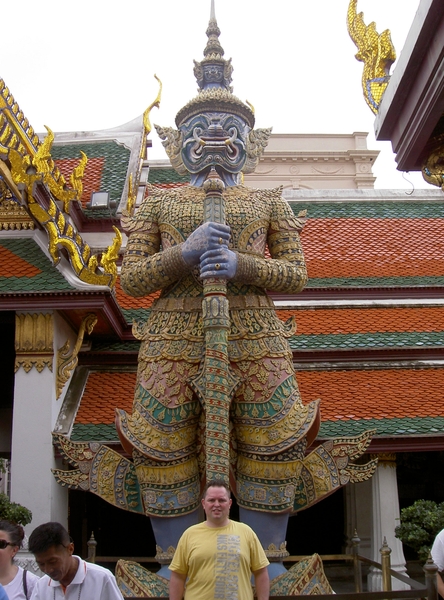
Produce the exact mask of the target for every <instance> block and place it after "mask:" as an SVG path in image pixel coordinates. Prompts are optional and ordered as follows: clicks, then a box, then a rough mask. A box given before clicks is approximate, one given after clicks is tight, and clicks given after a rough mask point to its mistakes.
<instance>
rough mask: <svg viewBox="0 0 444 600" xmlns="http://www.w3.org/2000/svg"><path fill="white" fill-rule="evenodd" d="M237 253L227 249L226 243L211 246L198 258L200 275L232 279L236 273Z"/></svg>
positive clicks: (203, 277) (206, 277) (204, 277)
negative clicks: (210, 248) (211, 247)
mask: <svg viewBox="0 0 444 600" xmlns="http://www.w3.org/2000/svg"><path fill="white" fill-rule="evenodd" d="M236 269H237V254H236V253H235V252H233V251H232V250H229V249H228V247H227V246H226V245H221V246H219V247H218V248H213V249H212V250H208V251H207V252H205V253H204V254H202V256H201V259H200V276H201V277H202V279H208V278H209V277H223V278H224V279H232V278H233V277H234V276H235V275H236Z"/></svg>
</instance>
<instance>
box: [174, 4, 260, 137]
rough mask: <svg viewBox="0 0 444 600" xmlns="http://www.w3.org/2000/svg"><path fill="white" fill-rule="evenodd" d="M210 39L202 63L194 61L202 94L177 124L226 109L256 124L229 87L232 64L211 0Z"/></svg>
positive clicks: (183, 112) (180, 113)
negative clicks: (220, 36) (226, 53)
mask: <svg viewBox="0 0 444 600" xmlns="http://www.w3.org/2000/svg"><path fill="white" fill-rule="evenodd" d="M206 34H207V37H208V42H207V45H206V46H205V50H204V58H203V59H202V60H201V62H197V61H194V75H195V77H196V81H197V83H198V86H199V94H198V95H197V96H196V97H195V98H193V99H192V100H190V101H189V102H188V103H187V104H186V105H185V106H184V107H183V108H181V109H180V110H179V112H178V113H177V115H176V125H177V127H180V125H181V124H182V123H183V122H184V121H186V120H187V119H189V118H190V117H193V116H194V115H198V114H199V113H202V112H207V111H212V112H227V113H230V114H235V115H239V116H240V117H243V118H244V119H245V121H246V122H247V123H248V125H249V126H250V127H251V128H253V127H254V113H253V111H252V110H251V108H250V107H249V106H248V105H247V104H244V103H243V102H242V101H241V100H239V98H237V97H236V96H234V94H233V89H232V87H231V86H230V83H231V74H232V72H233V67H232V65H231V58H230V60H225V58H224V50H223V48H222V46H221V45H220V42H219V35H220V29H219V27H218V26H217V21H216V16H215V11H214V0H211V15H210V22H209V24H208V29H207V31H206Z"/></svg>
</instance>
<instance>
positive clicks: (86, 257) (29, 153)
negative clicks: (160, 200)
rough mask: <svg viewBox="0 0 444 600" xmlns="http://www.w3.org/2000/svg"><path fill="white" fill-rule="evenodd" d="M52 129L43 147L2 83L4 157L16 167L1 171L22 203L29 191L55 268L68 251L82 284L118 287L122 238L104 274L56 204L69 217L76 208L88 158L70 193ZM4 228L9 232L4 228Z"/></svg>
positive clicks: (28, 198) (107, 257)
mask: <svg viewBox="0 0 444 600" xmlns="http://www.w3.org/2000/svg"><path fill="white" fill-rule="evenodd" d="M46 129H47V131H48V135H47V136H46V138H45V139H44V141H43V142H42V143H40V141H39V139H38V136H37V135H36V134H35V133H34V130H33V129H32V127H31V126H30V125H29V122H28V120H27V119H26V118H25V117H24V115H23V113H22V111H21V110H20V108H19V106H18V105H17V103H16V102H15V100H14V98H13V96H12V95H11V94H10V92H9V89H8V88H7V87H6V86H5V83H4V81H3V80H2V79H0V155H1V156H2V158H3V159H4V160H7V164H9V165H10V174H9V173H5V167H4V164H2V165H1V170H0V173H1V175H2V177H3V179H5V180H6V183H7V184H8V186H9V187H10V189H11V183H12V185H13V186H14V188H15V189H14V194H15V195H16V197H17V198H18V197H20V195H21V194H20V193H18V189H20V190H21V189H23V190H24V191H23V197H24V201H25V202H26V203H27V208H28V209H29V212H30V213H31V215H32V216H33V217H34V218H35V219H36V221H37V222H38V223H39V224H41V225H42V226H43V227H44V228H45V230H46V232H47V234H48V237H49V241H48V249H49V252H50V254H51V257H52V259H53V261H54V264H58V262H59V261H60V249H61V248H64V249H65V250H66V251H67V253H68V256H69V259H70V262H71V265H72V267H73V270H74V272H75V273H76V275H77V276H78V277H79V279H80V280H81V281H84V282H85V283H89V284H92V285H106V286H109V287H112V286H113V285H114V284H115V281H116V277H117V267H116V265H115V261H116V259H117V254H118V247H120V240H121V238H120V233H119V234H118V235H117V234H116V237H115V238H114V240H113V243H112V245H111V246H110V248H108V250H107V251H106V252H105V254H104V256H103V257H102V261H103V262H102V263H100V264H101V265H102V268H104V270H105V272H102V271H101V269H98V264H99V261H98V257H96V256H91V250H90V248H89V246H88V244H86V243H85V242H84V241H83V239H82V237H81V236H80V234H79V233H78V232H77V231H76V230H75V228H74V227H73V226H72V225H71V224H70V223H69V222H68V220H67V219H66V218H65V215H64V213H63V212H62V211H61V210H60V209H59V207H58V206H57V204H56V200H58V201H61V202H63V207H64V211H65V213H67V212H69V204H70V202H71V201H72V200H74V199H76V198H77V199H79V197H80V194H81V191H82V177H83V173H84V168H85V165H86V161H87V157H86V155H85V154H83V153H82V158H81V160H80V162H79V164H78V165H77V166H76V168H75V169H74V171H73V173H72V175H71V177H70V181H71V185H72V186H73V187H72V188H70V187H68V185H67V184H66V181H65V179H64V177H63V175H62V174H61V173H60V171H59V169H58V168H57V167H56V166H55V163H54V161H53V159H52V157H51V147H52V144H53V141H54V134H53V132H52V131H51V129H49V128H48V127H47V128H46ZM9 179H11V181H9ZM42 183H43V184H45V186H46V189H45V191H44V192H43V193H44V194H46V195H47V198H46V199H45V201H44V202H43V203H42V204H40V203H39V201H38V200H37V199H36V197H35V186H36V185H39V184H42ZM0 215H1V213H0ZM0 218H1V217H0ZM11 223H12V221H10V220H9V221H8V223H7V225H8V228H11V229H12V228H16V229H17V228H19V227H20V228H24V227H25V226H28V224H29V227H28V228H31V225H30V221H29V219H24V220H20V222H19V223H18V224H17V222H16V221H14V225H13V226H12V225H11ZM2 227H3V228H5V226H4V225H3V224H2ZM107 269H109V271H107Z"/></svg>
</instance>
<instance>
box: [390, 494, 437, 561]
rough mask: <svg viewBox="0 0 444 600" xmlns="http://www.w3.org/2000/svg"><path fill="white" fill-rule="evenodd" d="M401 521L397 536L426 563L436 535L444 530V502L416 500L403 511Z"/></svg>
mask: <svg viewBox="0 0 444 600" xmlns="http://www.w3.org/2000/svg"><path fill="white" fill-rule="evenodd" d="M400 520H401V524H400V525H398V526H397V527H396V528H395V536H396V537H397V538H398V539H399V540H401V542H402V543H403V544H406V545H407V546H410V547H411V548H413V549H414V550H415V551H416V552H417V554H418V558H419V560H421V561H422V562H426V560H427V558H428V556H429V553H430V550H431V548H432V545H433V541H434V539H435V537H436V535H437V534H438V533H439V532H440V531H441V529H444V502H441V503H439V504H437V503H436V502H433V500H416V502H414V503H413V504H412V505H411V506H408V507H407V508H403V509H402V510H401V518H400Z"/></svg>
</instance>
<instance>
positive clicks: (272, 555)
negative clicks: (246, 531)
mask: <svg viewBox="0 0 444 600" xmlns="http://www.w3.org/2000/svg"><path fill="white" fill-rule="evenodd" d="M289 516H290V514H289V513H279V514H275V513H264V512H259V511H256V510H250V509H248V508H243V507H242V506H241V507H240V508H239V520H240V521H241V522H242V523H246V524H247V525H249V526H250V527H251V529H253V531H254V532H255V533H256V535H257V536H258V538H259V540H260V542H261V544H262V547H263V548H264V549H265V551H266V553H267V557H268V560H269V561H270V566H269V567H268V573H269V575H270V579H274V578H275V577H277V576H278V575H281V574H282V573H285V571H286V569H285V567H284V564H283V559H284V558H285V556H286V555H288V552H287V551H286V549H285V545H286V542H285V540H286V534H287V525H288V518H289Z"/></svg>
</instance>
